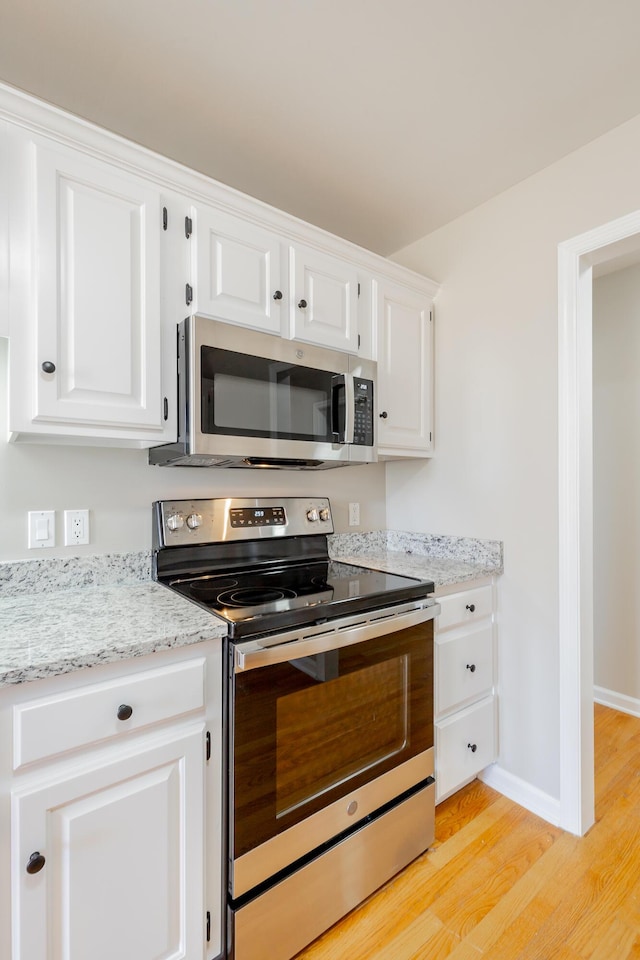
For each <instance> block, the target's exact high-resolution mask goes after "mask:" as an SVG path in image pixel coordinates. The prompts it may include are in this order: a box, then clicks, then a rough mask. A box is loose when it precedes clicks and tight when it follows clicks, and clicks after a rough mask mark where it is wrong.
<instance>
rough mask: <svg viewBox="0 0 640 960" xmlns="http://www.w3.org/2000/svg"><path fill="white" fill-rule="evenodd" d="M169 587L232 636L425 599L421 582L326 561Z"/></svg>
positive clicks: (205, 576) (176, 582) (178, 581)
mask: <svg viewBox="0 0 640 960" xmlns="http://www.w3.org/2000/svg"><path fill="white" fill-rule="evenodd" d="M168 585H169V586H170V587H172V588H173V589H174V590H177V591H178V592H179V593H181V594H183V595H184V596H186V597H189V598H190V599H192V600H195V601H196V602H197V603H199V604H200V605H201V606H204V607H207V609H209V610H211V612H212V613H215V614H216V615H217V616H219V617H222V618H223V619H224V620H226V621H227V622H228V623H229V625H230V636H231V637H236V636H240V635H242V636H246V635H247V634H249V633H256V632H263V631H264V632H272V631H274V630H282V629H286V628H289V627H293V626H296V625H299V624H300V623H309V622H316V621H318V620H327V619H332V618H334V617H337V616H347V615H348V614H351V613H356V612H358V611H360V610H370V609H374V608H375V607H382V606H386V605H389V604H391V603H398V602H401V601H403V600H410V599H413V598H420V597H424V596H425V594H426V593H427V592H429V591H428V589H427V586H426V585H425V582H424V581H421V580H413V579H411V578H409V577H401V576H397V575H395V574H392V573H384V572H382V571H380V570H370V569H368V568H366V567H358V566H354V565H352V564H347V563H340V562H338V561H335V560H327V561H324V562H321V563H303V564H290V565H287V566H283V567H279V568H277V569H259V568H255V569H249V570H243V571H240V572H237V573H235V574H234V576H233V578H230V577H228V576H226V575H224V576H216V575H215V574H211V573H208V574H200V575H198V576H196V577H180V578H177V579H174V580H171V581H169V583H168Z"/></svg>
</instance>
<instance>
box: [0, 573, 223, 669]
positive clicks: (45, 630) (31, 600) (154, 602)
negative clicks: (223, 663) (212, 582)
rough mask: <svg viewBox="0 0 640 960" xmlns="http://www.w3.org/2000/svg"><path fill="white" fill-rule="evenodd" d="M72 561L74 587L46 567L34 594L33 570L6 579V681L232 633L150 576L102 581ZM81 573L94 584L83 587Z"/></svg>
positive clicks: (0, 620)
mask: <svg viewBox="0 0 640 960" xmlns="http://www.w3.org/2000/svg"><path fill="white" fill-rule="evenodd" d="M31 562H32V561H25V563H31ZM35 562H36V563H39V564H43V563H45V562H44V561H35ZM66 564H67V566H68V567H71V570H70V571H67V572H68V573H70V576H69V580H70V582H71V583H72V584H74V585H73V586H61V585H60V582H59V579H58V578H59V576H60V571H58V576H56V575H54V576H53V577H52V578H51V579H49V580H47V578H46V575H45V574H44V573H43V570H42V569H41V570H40V585H39V587H38V588H37V589H36V590H35V591H34V592H33V593H32V592H30V591H28V590H26V589H23V587H24V586H26V583H25V581H27V582H28V581H30V580H31V575H32V571H30V570H29V568H27V567H22V568H21V571H20V573H22V574H23V576H18V577H17V578H12V579H13V580H15V581H16V582H15V583H14V586H15V590H11V591H10V592H8V587H7V583H6V577H5V582H2V578H1V577H0V584H1V586H0V687H2V686H7V685H9V684H16V683H25V682H27V681H29V680H38V679H42V678H43V677H50V676H55V675H58V674H63V673H71V672H72V671H74V670H80V669H83V668H84V667H92V666H95V665H97V664H101V663H110V662H113V661H117V660H125V659H130V658H132V657H139V656H145V655H146V654H149V653H155V652H156V651H159V650H168V649H170V648H172V647H180V646H185V645H187V644H192V643H198V642H199V641H202V640H209V639H212V638H214V637H217V636H223V635H224V634H225V633H226V626H225V624H224V623H223V622H222V621H221V620H219V619H218V618H217V617H215V616H213V615H212V614H210V613H207V611H205V610H203V609H202V608H201V607H198V606H196V604H194V603H190V602H189V601H188V600H185V599H184V598H183V597H180V596H178V595H177V594H175V593H172V591H171V590H168V589H167V588H166V587H164V586H162V585H161V584H158V583H155V582H154V581H152V580H140V581H135V580H127V581H125V582H107V583H98V584H96V583H94V582H91V577H90V576H89V577H86V578H85V579H84V580H83V577H82V576H81V575H79V572H78V571H79V568H80V566H81V563H78V564H75V565H74V564H70V563H69V562H66ZM15 566H17V565H14V567H15ZM0 569H2V565H0ZM52 569H55V564H54V565H53V567H52ZM5 572H6V571H5ZM78 579H80V581H81V582H86V580H87V579H88V580H89V582H88V584H87V585H86V586H82V585H78V584H77V582H76V581H77V580H78ZM107 579H108V578H107ZM116 579H117V578H116Z"/></svg>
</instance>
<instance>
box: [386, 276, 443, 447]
mask: <svg viewBox="0 0 640 960" xmlns="http://www.w3.org/2000/svg"><path fill="white" fill-rule="evenodd" d="M375 297H376V300H377V308H376V312H377V321H378V411H379V420H378V452H379V453H381V454H383V455H387V456H391V457H394V456H395V457H403V456H407V457H420V456H422V457H424V456H429V455H430V454H431V452H432V447H433V423H432V407H433V386H432V383H433V380H432V368H433V325H432V312H431V307H432V302H431V300H430V299H429V298H427V297H426V296H422V295H421V294H419V293H417V292H415V291H413V290H411V289H409V288H406V287H402V286H400V285H398V284H394V283H390V282H388V281H386V280H380V279H379V280H376V281H375Z"/></svg>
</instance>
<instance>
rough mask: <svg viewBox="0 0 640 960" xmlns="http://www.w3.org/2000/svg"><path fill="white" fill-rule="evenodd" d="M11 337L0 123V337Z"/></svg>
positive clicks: (3, 146) (0, 128) (6, 202)
mask: <svg viewBox="0 0 640 960" xmlns="http://www.w3.org/2000/svg"><path fill="white" fill-rule="evenodd" d="M8 336H9V177H8V169H7V124H6V123H3V122H2V121H0V337H8Z"/></svg>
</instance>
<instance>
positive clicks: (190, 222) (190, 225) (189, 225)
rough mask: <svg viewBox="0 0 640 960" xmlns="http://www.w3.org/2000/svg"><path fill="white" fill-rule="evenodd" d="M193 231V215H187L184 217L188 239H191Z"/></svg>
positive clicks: (185, 232)
mask: <svg viewBox="0 0 640 960" xmlns="http://www.w3.org/2000/svg"><path fill="white" fill-rule="evenodd" d="M192 233H193V220H192V219H191V217H185V218H184V235H185V237H186V238H187V240H188V239H189V237H190V236H191V234H192Z"/></svg>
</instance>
